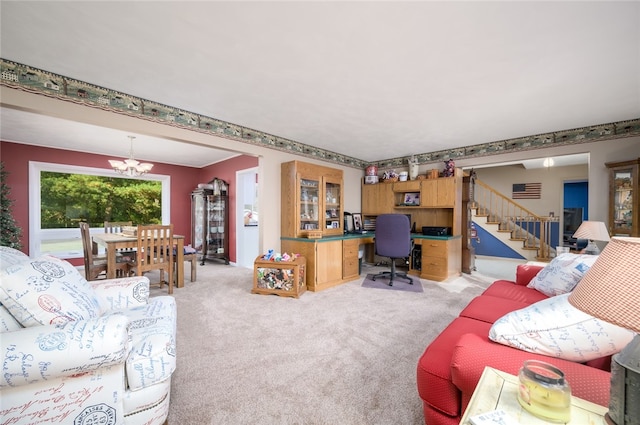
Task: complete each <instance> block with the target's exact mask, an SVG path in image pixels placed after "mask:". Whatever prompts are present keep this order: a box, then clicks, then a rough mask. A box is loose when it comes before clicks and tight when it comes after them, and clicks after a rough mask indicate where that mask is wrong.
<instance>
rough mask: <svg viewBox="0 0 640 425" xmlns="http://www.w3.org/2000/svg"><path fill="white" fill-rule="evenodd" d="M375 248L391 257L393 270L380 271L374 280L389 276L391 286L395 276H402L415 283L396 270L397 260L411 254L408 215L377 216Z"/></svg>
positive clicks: (383, 255)
mask: <svg viewBox="0 0 640 425" xmlns="http://www.w3.org/2000/svg"><path fill="white" fill-rule="evenodd" d="M375 249H376V254H377V255H380V256H382V257H389V259H390V260H391V271H388V272H382V273H378V274H377V275H375V276H373V278H372V279H373V280H376V278H382V277H384V278H387V277H388V278H389V286H393V280H394V278H396V277H402V278H405V279H407V280H408V281H409V284H411V285H413V279H412V278H410V277H409V276H407V274H406V273H402V272H396V260H397V259H398V258H406V257H408V256H409V255H410V254H411V225H410V224H409V218H408V217H407V216H406V215H404V214H382V215H379V216H378V217H377V218H376V233H375Z"/></svg>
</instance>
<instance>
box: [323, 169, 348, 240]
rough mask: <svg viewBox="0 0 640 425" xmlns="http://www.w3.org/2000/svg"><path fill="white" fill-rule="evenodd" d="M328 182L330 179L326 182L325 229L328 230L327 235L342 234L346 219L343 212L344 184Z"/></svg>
mask: <svg viewBox="0 0 640 425" xmlns="http://www.w3.org/2000/svg"><path fill="white" fill-rule="evenodd" d="M327 180H330V178H329V177H328V178H327V179H326V180H325V181H324V193H325V204H324V228H325V229H326V231H325V234H334V233H335V234H342V233H343V229H342V226H343V223H344V220H343V219H342V218H343V217H344V216H343V211H342V183H338V182H334V181H327Z"/></svg>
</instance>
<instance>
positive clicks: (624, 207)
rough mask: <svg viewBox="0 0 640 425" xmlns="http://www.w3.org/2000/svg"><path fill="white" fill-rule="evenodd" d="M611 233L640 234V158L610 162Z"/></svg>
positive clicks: (608, 166) (615, 234)
mask: <svg viewBox="0 0 640 425" xmlns="http://www.w3.org/2000/svg"><path fill="white" fill-rule="evenodd" d="M606 166H607V168H609V233H610V234H611V236H634V237H638V236H640V223H639V222H638V221H639V218H640V216H639V214H640V211H639V210H640V198H639V196H640V193H639V190H640V176H639V173H638V171H639V167H640V158H638V159H635V160H632V161H623V162H609V163H607V164H606Z"/></svg>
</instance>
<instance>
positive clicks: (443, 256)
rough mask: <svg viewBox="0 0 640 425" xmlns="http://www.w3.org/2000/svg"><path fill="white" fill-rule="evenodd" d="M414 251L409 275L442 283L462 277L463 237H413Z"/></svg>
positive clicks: (415, 235) (414, 235) (418, 235)
mask: <svg viewBox="0 0 640 425" xmlns="http://www.w3.org/2000/svg"><path fill="white" fill-rule="evenodd" d="M411 238H412V239H413V250H412V251H411V259H410V262H409V273H410V274H415V275H417V276H420V277H421V278H422V279H429V280H435V281H438V282H441V281H443V280H446V279H448V278H450V277H453V276H460V274H461V264H462V236H460V235H458V236H424V235H421V234H413V235H411Z"/></svg>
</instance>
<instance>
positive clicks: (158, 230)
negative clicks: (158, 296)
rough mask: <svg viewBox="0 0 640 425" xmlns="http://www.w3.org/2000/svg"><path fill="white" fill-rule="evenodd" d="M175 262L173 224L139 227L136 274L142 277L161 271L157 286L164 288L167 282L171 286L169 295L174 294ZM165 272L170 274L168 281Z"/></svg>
mask: <svg viewBox="0 0 640 425" xmlns="http://www.w3.org/2000/svg"><path fill="white" fill-rule="evenodd" d="M173 262H174V259H173V224H168V225H159V224H150V225H144V226H142V225H138V255H137V256H136V265H135V269H136V274H137V275H138V276H142V275H143V274H144V273H146V272H149V271H151V270H159V271H160V281H159V282H156V284H159V285H160V288H162V286H163V284H164V283H165V282H166V283H167V285H168V286H169V294H173V266H174V264H173ZM165 272H166V273H167V274H168V279H165V278H164V277H165V275H164V274H165ZM151 284H152V285H153V284H154V283H151Z"/></svg>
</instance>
